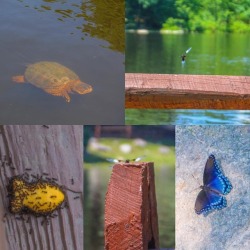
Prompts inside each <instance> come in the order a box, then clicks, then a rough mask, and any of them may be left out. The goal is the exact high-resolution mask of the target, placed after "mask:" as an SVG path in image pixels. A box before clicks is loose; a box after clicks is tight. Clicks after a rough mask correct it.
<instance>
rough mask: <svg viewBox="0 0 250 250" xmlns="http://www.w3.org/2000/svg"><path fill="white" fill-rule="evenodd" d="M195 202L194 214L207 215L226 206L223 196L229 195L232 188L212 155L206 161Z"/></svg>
mask: <svg viewBox="0 0 250 250" xmlns="http://www.w3.org/2000/svg"><path fill="white" fill-rule="evenodd" d="M200 188H201V191H200V192H199V194H198V196H197V198H196V201H195V212H196V213H197V214H203V215H204V216H206V215H208V214H209V213H210V212H212V211H213V210H216V209H217V210H220V209H222V208H224V207H226V206H227V200H226V198H225V197H224V196H223V195H226V194H229V193H230V191H231V190H232V188H233V186H232V184H231V182H230V181H229V179H228V178H227V177H226V176H225V175H224V173H223V171H222V169H221V167H219V165H218V164H217V162H216V160H215V157H214V155H212V154H211V155H210V156H209V157H208V159H207V163H206V166H205V170H204V174H203V186H200Z"/></svg>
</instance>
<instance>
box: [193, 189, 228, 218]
mask: <svg viewBox="0 0 250 250" xmlns="http://www.w3.org/2000/svg"><path fill="white" fill-rule="evenodd" d="M226 206H227V200H226V198H225V197H223V196H220V195H219V194H216V193H214V192H211V191H207V190H206V189H202V190H201V191H200V192H199V194H198V196H197V198H196V201H195V212H196V213H197V214H202V213H203V214H204V215H205V216H206V215H207V214H209V213H210V212H212V211H213V210H215V209H222V208H224V207H226Z"/></svg>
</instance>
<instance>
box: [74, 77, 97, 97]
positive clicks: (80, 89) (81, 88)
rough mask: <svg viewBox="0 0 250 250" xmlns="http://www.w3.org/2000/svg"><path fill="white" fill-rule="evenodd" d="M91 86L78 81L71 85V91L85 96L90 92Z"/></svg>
mask: <svg viewBox="0 0 250 250" xmlns="http://www.w3.org/2000/svg"><path fill="white" fill-rule="evenodd" d="M92 90H93V89H92V86H91V85H89V84H87V83H84V82H81V81H80V80H79V81H74V82H73V83H72V91H74V92H76V93H78V94H81V95H83V94H87V93H90V92H92Z"/></svg>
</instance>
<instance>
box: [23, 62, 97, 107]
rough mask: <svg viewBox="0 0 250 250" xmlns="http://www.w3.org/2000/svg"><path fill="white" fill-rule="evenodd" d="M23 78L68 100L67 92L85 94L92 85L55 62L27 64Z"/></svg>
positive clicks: (90, 89)
mask: <svg viewBox="0 0 250 250" xmlns="http://www.w3.org/2000/svg"><path fill="white" fill-rule="evenodd" d="M24 79H25V81H27V82H29V83H31V84H33V85H35V86H36V87H38V88H41V89H43V90H44V91H46V92H47V93H49V94H52V95H56V96H63V97H65V98H66V101H68V102H69V101H70V97H69V95H68V93H71V92H77V93H79V94H86V93H89V92H91V91H92V87H91V86H90V85H88V84H86V83H84V82H81V80H80V78H79V77H78V75H77V74H76V73H74V72H73V71H72V70H70V69H68V68H67V67H65V66H63V65H61V64H59V63H56V62H49V61H42V62H37V63H34V64H31V65H29V66H28V67H27V69H26V71H25V73H24Z"/></svg>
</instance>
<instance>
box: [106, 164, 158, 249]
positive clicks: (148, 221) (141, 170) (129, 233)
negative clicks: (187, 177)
mask: <svg viewBox="0 0 250 250" xmlns="http://www.w3.org/2000/svg"><path fill="white" fill-rule="evenodd" d="M104 231H105V232H104V234H105V249H106V250H115V249H119V250H126V249H131V250H132V249H135V250H140V249H141V250H142V249H154V248H155V249H158V248H159V236H158V216H157V204H156V196H155V183H154V167H153V163H143V162H140V163H136V164H135V163H123V164H116V165H115V166H114V167H113V171H112V176H111V178H110V182H109V186H108V191H107V194H106V200H105V230H104Z"/></svg>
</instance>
